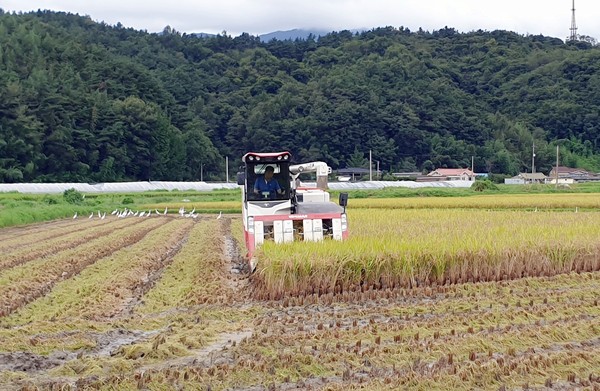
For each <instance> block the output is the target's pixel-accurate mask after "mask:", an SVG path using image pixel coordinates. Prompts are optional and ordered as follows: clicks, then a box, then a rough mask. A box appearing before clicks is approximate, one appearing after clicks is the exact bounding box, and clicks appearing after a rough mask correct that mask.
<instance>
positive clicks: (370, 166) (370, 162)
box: [369, 149, 373, 181]
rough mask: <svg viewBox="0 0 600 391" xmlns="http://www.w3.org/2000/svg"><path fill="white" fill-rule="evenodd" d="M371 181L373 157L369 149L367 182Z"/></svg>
mask: <svg viewBox="0 0 600 391" xmlns="http://www.w3.org/2000/svg"><path fill="white" fill-rule="evenodd" d="M372 180H373V155H372V154H371V150H370V149H369V181H372Z"/></svg>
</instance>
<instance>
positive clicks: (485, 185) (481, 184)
mask: <svg viewBox="0 0 600 391" xmlns="http://www.w3.org/2000/svg"><path fill="white" fill-rule="evenodd" d="M471 189H473V190H475V191H485V190H498V186H496V185H495V184H494V182H492V181H490V180H489V179H483V180H477V181H475V183H473V186H472V187H471Z"/></svg>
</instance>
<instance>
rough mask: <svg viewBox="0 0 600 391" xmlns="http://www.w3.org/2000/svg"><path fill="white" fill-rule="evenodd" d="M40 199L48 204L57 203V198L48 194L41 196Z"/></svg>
mask: <svg viewBox="0 0 600 391" xmlns="http://www.w3.org/2000/svg"><path fill="white" fill-rule="evenodd" d="M42 201H43V202H45V203H46V204H48V205H56V204H58V200H57V199H56V198H55V197H51V196H49V195H45V196H44V198H42Z"/></svg>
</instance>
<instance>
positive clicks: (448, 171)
mask: <svg viewBox="0 0 600 391" xmlns="http://www.w3.org/2000/svg"><path fill="white" fill-rule="evenodd" d="M457 175H468V176H473V175H475V174H474V173H473V171H471V170H469V169H468V168H438V169H436V170H433V171H431V172H430V173H429V174H427V176H457Z"/></svg>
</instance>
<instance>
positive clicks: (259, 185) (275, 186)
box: [254, 166, 283, 199]
mask: <svg viewBox="0 0 600 391" xmlns="http://www.w3.org/2000/svg"><path fill="white" fill-rule="evenodd" d="M274 173H275V168H273V166H267V167H265V173H264V174H263V175H261V176H259V177H258V178H256V181H255V182H254V194H261V195H264V197H265V198H266V199H275V196H276V195H277V194H283V190H282V189H281V186H280V185H279V182H277V180H276V179H274V178H273V174H274Z"/></svg>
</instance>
